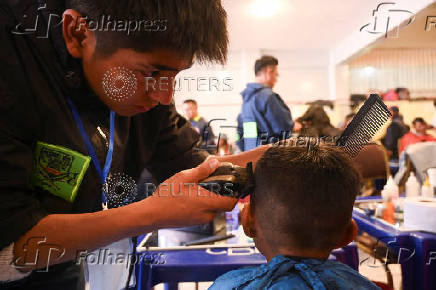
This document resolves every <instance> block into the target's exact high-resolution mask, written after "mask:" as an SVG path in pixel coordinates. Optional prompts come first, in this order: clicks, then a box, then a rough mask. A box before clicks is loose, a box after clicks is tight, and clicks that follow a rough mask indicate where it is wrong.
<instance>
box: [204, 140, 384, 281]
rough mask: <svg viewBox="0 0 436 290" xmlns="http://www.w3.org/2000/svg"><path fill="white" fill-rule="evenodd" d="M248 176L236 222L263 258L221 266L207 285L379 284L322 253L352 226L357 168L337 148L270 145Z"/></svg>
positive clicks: (343, 241)
mask: <svg viewBox="0 0 436 290" xmlns="http://www.w3.org/2000/svg"><path fill="white" fill-rule="evenodd" d="M254 178H255V183H256V188H255V192H254V193H253V194H252V195H251V196H250V204H249V205H246V206H245V207H244V209H243V211H242V224H243V227H244V231H245V233H246V234H247V235H248V236H250V237H252V238H253V239H254V241H255V243H256V247H257V248H258V249H259V251H260V252H261V253H262V254H263V255H264V256H265V257H266V259H267V261H268V263H267V264H265V265H262V266H258V267H248V268H243V269H239V270H235V271H231V272H229V273H226V274H224V275H223V276H221V277H219V278H218V279H217V280H216V281H215V283H214V284H213V285H212V287H211V288H210V289H378V287H377V286H375V285H374V284H373V283H371V282H370V281H369V280H367V279H366V278H365V277H363V276H361V275H360V274H359V273H358V272H356V271H355V270H353V269H351V268H350V267H348V266H347V265H345V264H342V263H340V262H337V261H331V260H328V257H329V255H330V252H331V251H332V250H333V249H336V248H340V247H344V246H346V245H348V244H349V243H350V242H351V241H353V239H354V237H355V236H356V233H357V226H356V224H355V222H354V221H353V220H352V218H351V212H352V208H353V204H354V201H355V198H356V194H357V193H358V192H359V189H360V175H359V173H358V172H357V170H356V169H355V167H354V165H353V164H352V161H351V160H350V158H349V157H348V156H347V155H346V154H345V153H344V152H342V151H341V150H340V149H337V148H326V147H316V148H313V149H311V150H310V151H307V149H306V148H303V147H271V148H270V149H268V151H266V152H265V154H264V155H263V156H262V158H261V159H260V160H259V161H258V163H257V164H256V170H255V173H254Z"/></svg>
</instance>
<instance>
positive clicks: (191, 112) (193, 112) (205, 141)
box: [183, 99, 215, 148]
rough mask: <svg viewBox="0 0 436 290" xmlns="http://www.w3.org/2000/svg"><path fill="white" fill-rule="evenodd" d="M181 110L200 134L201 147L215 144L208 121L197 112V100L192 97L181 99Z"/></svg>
mask: <svg viewBox="0 0 436 290" xmlns="http://www.w3.org/2000/svg"><path fill="white" fill-rule="evenodd" d="M183 112H184V113H185V116H186V118H188V120H189V122H191V125H192V126H193V127H194V128H195V129H196V130H197V132H198V134H200V138H201V145H202V147H203V148H208V147H210V146H213V145H215V142H214V138H215V135H214V134H213V131H212V127H210V126H209V123H208V121H206V120H205V119H204V118H203V117H202V116H200V114H199V113H198V105H197V101H195V100H192V99H188V100H185V101H183Z"/></svg>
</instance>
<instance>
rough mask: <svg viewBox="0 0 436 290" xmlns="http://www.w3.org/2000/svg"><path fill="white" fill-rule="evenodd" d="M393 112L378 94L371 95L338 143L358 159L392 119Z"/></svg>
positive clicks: (337, 144)
mask: <svg viewBox="0 0 436 290" xmlns="http://www.w3.org/2000/svg"><path fill="white" fill-rule="evenodd" d="M391 115H392V114H391V112H390V111H389V109H388V107H386V105H385V103H383V101H382V99H381V98H380V97H379V95H377V94H371V95H370V96H369V98H368V100H366V101H365V103H364V104H363V106H362V107H361V108H360V110H359V112H357V114H356V116H355V117H354V118H353V120H352V121H351V122H350V124H348V126H347V128H345V130H344V132H342V134H341V136H340V137H339V139H338V140H337V141H336V146H339V147H341V148H342V149H343V150H344V151H345V152H346V153H347V154H348V155H350V156H351V157H356V156H357V154H359V152H360V150H362V148H363V146H365V145H367V144H368V143H369V142H370V141H371V139H372V137H374V135H375V134H376V133H377V131H378V130H379V129H380V128H381V127H382V126H383V125H384V123H386V121H387V120H389V118H390V117H391Z"/></svg>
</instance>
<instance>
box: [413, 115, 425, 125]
mask: <svg viewBox="0 0 436 290" xmlns="http://www.w3.org/2000/svg"><path fill="white" fill-rule="evenodd" d="M416 123H423V124H427V123H426V122H425V120H424V119H423V118H421V117H417V118H415V119H413V121H412V124H413V126H415V125H416Z"/></svg>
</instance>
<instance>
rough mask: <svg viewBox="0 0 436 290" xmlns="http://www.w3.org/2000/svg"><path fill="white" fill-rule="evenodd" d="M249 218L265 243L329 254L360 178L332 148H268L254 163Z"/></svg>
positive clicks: (341, 230) (347, 217) (344, 223)
mask: <svg viewBox="0 0 436 290" xmlns="http://www.w3.org/2000/svg"><path fill="white" fill-rule="evenodd" d="M254 176H255V183H256V188H255V192H254V193H253V194H252V195H251V197H250V204H251V208H252V214H253V215H254V216H255V217H256V220H257V222H258V224H259V227H261V228H262V232H263V234H264V235H265V238H266V241H267V243H269V244H271V245H274V246H277V247H287V248H293V249H313V250H332V249H333V248H334V247H335V246H337V244H338V243H339V242H340V239H341V237H342V236H343V233H344V232H345V230H346V229H347V226H348V225H349V222H350V219H351V213H352V209H353V204H354V201H355V199H356V195H357V193H358V192H359V190H360V185H361V178H360V174H359V172H358V171H357V170H356V168H355V167H354V165H353V163H352V161H351V159H350V158H349V157H348V155H346V153H344V152H343V151H342V150H340V149H338V148H334V147H315V148H312V149H311V150H309V151H308V150H307V148H305V147H282V146H275V147H271V148H269V149H268V150H267V151H266V152H265V154H264V155H263V156H262V157H261V159H260V160H259V161H258V162H257V164H256V169H255V173H254Z"/></svg>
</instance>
